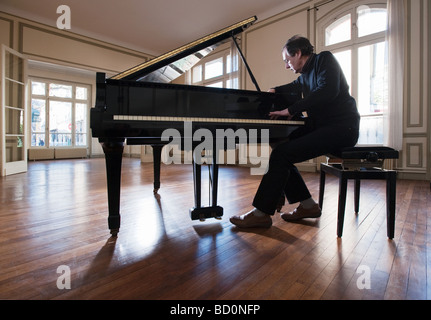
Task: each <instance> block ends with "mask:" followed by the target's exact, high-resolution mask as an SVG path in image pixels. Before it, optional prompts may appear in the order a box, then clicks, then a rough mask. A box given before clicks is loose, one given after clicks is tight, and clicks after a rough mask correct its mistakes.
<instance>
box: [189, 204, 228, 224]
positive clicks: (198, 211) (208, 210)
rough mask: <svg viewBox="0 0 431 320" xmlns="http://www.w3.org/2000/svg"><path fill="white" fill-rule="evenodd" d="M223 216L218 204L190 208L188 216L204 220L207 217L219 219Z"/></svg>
mask: <svg viewBox="0 0 431 320" xmlns="http://www.w3.org/2000/svg"><path fill="white" fill-rule="evenodd" d="M222 216H223V208H222V207H220V206H213V207H200V208H191V209H190V218H191V219H192V220H200V221H205V219H208V218H215V219H218V220H219V219H221V217H222Z"/></svg>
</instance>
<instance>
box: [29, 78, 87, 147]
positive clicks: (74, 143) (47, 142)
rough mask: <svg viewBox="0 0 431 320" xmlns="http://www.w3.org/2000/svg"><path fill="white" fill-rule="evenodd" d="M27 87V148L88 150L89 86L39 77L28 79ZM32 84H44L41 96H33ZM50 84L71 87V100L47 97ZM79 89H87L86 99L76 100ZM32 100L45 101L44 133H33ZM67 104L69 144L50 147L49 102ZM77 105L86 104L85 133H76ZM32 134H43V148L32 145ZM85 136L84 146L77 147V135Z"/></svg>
mask: <svg viewBox="0 0 431 320" xmlns="http://www.w3.org/2000/svg"><path fill="white" fill-rule="evenodd" d="M28 81H29V85H28V88H29V89H28V90H29V97H30V99H29V110H30V112H29V113H30V115H29V117H30V119H29V126H30V130H29V132H30V142H29V148H31V149H45V148H46V149H49V148H63V149H73V148H89V147H90V138H91V137H90V108H91V93H92V91H91V85H90V84H86V83H79V82H71V81H65V80H56V79H47V78H40V77H29V79H28ZM33 82H40V83H44V84H45V93H44V94H43V95H42V94H33V92H32V83H33ZM50 84H57V85H65V86H71V87H72V97H71V98H63V97H55V96H50V95H49V85H50ZM78 87H80V88H86V89H87V97H86V99H78V98H77V97H76V89H77V88H78ZM33 99H38V100H44V101H45V131H44V132H39V131H37V132H33V128H32V118H31V117H32V102H33ZM52 101H54V102H68V103H71V122H72V123H71V133H70V134H71V144H70V145H67V146H61V145H60V146H54V145H53V146H51V145H50V137H49V135H50V134H51V133H50V102H52ZM79 104H86V105H87V108H86V113H85V117H86V119H85V122H86V125H85V132H79V133H77V132H76V128H77V119H76V112H77V105H79ZM33 134H44V135H45V141H44V145H43V146H39V145H35V146H34V145H32V143H33ZM82 134H85V135H86V138H85V145H77V135H82Z"/></svg>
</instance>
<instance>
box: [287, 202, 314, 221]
mask: <svg viewBox="0 0 431 320" xmlns="http://www.w3.org/2000/svg"><path fill="white" fill-rule="evenodd" d="M321 215H322V210H320V207H319V205H318V204H317V203H316V204H315V205H314V206H312V207H311V208H309V209H305V208H304V207H303V206H302V205H299V207H298V208H296V209H295V210H293V212H289V213H282V214H281V218H282V219H283V220H285V221H298V220H301V219H305V218H319V217H320V216H321Z"/></svg>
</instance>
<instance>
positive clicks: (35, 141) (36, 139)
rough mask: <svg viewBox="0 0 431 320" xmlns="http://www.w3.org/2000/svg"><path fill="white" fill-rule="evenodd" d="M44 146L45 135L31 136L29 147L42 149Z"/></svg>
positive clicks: (36, 134)
mask: <svg viewBox="0 0 431 320" xmlns="http://www.w3.org/2000/svg"><path fill="white" fill-rule="evenodd" d="M44 145H45V134H44V133H33V134H32V135H31V146H32V147H43V146H44Z"/></svg>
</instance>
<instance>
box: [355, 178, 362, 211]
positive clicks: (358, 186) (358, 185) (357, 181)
mask: <svg viewBox="0 0 431 320" xmlns="http://www.w3.org/2000/svg"><path fill="white" fill-rule="evenodd" d="M360 189H361V180H360V179H355V213H359V194H360Z"/></svg>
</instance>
